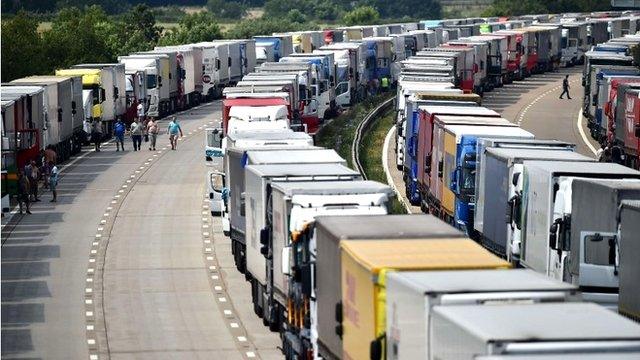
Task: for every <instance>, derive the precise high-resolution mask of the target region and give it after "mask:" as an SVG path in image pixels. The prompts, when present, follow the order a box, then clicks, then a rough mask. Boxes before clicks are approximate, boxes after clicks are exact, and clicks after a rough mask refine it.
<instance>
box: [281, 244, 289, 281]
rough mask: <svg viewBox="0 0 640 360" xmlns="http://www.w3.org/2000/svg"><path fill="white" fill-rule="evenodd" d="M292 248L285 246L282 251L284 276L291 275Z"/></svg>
mask: <svg viewBox="0 0 640 360" xmlns="http://www.w3.org/2000/svg"><path fill="white" fill-rule="evenodd" d="M290 254H291V247H290V246H285V247H284V248H283V249H282V273H283V274H284V275H291V256H290Z"/></svg>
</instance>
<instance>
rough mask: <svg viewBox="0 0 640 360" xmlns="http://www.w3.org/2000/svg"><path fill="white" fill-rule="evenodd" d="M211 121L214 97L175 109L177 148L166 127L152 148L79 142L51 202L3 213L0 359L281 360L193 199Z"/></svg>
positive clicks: (214, 222)
mask: <svg viewBox="0 0 640 360" xmlns="http://www.w3.org/2000/svg"><path fill="white" fill-rule="evenodd" d="M219 118H220V103H219V102H214V103H211V104H206V105H202V106H200V107H198V108H195V109H192V110H189V111H187V112H185V113H183V114H179V115H178V119H179V120H180V124H181V126H182V128H183V130H184V133H185V137H184V138H183V139H182V140H181V141H180V142H179V144H178V150H177V151H171V150H170V148H169V149H167V145H168V139H167V136H166V135H161V136H160V137H159V139H158V145H159V146H158V147H157V149H158V151H156V152H153V151H149V150H148V149H147V148H146V145H147V144H145V143H143V149H144V150H142V151H140V152H133V151H131V150H132V145H131V142H130V141H128V140H127V141H126V142H125V146H127V151H126V152H116V151H115V146H114V145H113V144H106V145H104V146H103V151H101V152H92V151H88V149H87V150H85V152H83V154H81V157H80V158H77V159H76V160H72V162H71V163H70V164H68V165H66V166H64V167H63V170H62V176H61V179H60V182H59V186H58V203H56V204H52V203H49V199H50V198H51V196H50V193H48V192H45V193H44V194H43V195H42V196H41V198H42V202H39V203H37V204H35V205H34V206H33V208H32V212H33V215H24V216H20V215H16V216H15V217H13V218H12V219H11V220H10V221H7V219H4V218H3V230H2V241H3V243H2V357H3V358H8V359H9V358H46V359H87V358H88V359H106V358H113V359H151V358H153V359H184V358H190V359H197V358H201V359H243V358H244V359H246V358H262V359H279V358H281V355H280V351H279V350H278V349H277V346H278V344H279V338H278V335H277V334H275V333H271V332H269V331H268V329H266V328H265V327H264V326H263V325H262V322H261V320H260V319H258V318H257V317H256V316H255V315H254V313H253V309H252V307H251V297H250V286H249V284H248V283H247V282H246V281H245V280H244V277H243V276H241V274H239V273H238V272H237V271H236V270H235V267H234V266H233V259H232V258H231V253H230V249H229V240H228V239H226V238H225V237H224V236H223V235H222V231H221V227H220V221H219V219H217V218H212V217H211V214H210V213H209V211H208V206H207V204H208V202H206V201H205V200H207V199H205V191H206V190H205V176H206V173H207V170H209V169H210V167H209V166H207V165H206V164H205V161H204V153H203V146H204V134H203V128H204V127H206V126H208V125H211V124H212V122H216V123H217V121H218V119H219ZM161 128H164V126H162V127H161ZM215 167H219V164H215V163H214V164H212V165H211V168H215ZM5 222H7V223H6V224H5Z"/></svg>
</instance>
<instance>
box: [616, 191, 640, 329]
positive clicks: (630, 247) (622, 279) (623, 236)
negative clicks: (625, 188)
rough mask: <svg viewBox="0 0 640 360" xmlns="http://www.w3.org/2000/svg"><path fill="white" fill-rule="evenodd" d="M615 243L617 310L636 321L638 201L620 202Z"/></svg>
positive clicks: (639, 313)
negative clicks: (617, 287)
mask: <svg viewBox="0 0 640 360" xmlns="http://www.w3.org/2000/svg"><path fill="white" fill-rule="evenodd" d="M618 222H619V225H618V233H617V236H618V237H617V239H616V240H617V243H618V247H619V249H618V252H619V255H618V256H619V258H618V259H617V262H618V264H619V269H618V270H619V275H618V276H619V284H620V297H619V301H618V311H619V312H620V313H621V314H623V315H625V316H627V317H629V318H631V319H634V320H636V321H639V320H640V293H639V289H638V276H640V266H638V256H640V246H639V244H638V241H637V240H638V234H640V229H639V227H638V226H639V225H640V201H637V200H624V201H622V203H621V204H620V210H619V214H618Z"/></svg>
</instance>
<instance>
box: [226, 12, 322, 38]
mask: <svg viewBox="0 0 640 360" xmlns="http://www.w3.org/2000/svg"><path fill="white" fill-rule="evenodd" d="M315 28H316V27H315V26H313V25H311V24H308V23H307V24H298V23H292V22H290V21H287V20H286V19H271V18H265V17H263V18H260V19H251V20H243V21H241V22H239V23H238V24H237V25H236V26H234V27H233V28H232V29H230V30H229V31H228V32H227V33H226V37H227V38H229V39H247V38H251V37H253V36H255V35H269V34H272V33H274V32H287V31H300V30H315Z"/></svg>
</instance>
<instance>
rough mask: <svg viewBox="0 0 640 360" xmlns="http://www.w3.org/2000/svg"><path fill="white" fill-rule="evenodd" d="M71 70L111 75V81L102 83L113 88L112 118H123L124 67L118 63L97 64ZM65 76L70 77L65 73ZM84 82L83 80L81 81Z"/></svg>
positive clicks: (124, 107) (75, 67)
mask: <svg viewBox="0 0 640 360" xmlns="http://www.w3.org/2000/svg"><path fill="white" fill-rule="evenodd" d="M71 68H72V69H100V70H107V71H108V72H109V73H110V74H111V80H109V77H108V76H107V78H106V79H105V80H106V81H104V82H103V84H104V86H105V87H106V86H113V99H114V116H115V118H116V119H117V118H118V117H119V116H123V115H124V114H125V113H126V112H127V97H126V92H127V89H126V88H127V85H126V75H125V66H124V64H120V63H99V64H78V65H72V66H71ZM66 75H67V76H69V75H72V74H71V73H67V74H66ZM83 81H84V79H83Z"/></svg>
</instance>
